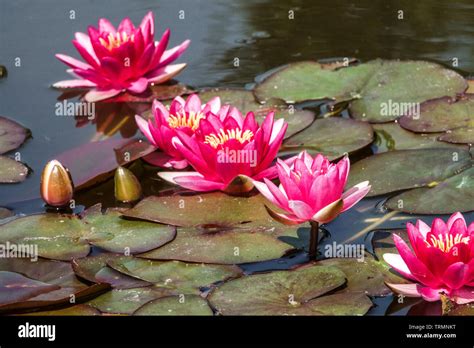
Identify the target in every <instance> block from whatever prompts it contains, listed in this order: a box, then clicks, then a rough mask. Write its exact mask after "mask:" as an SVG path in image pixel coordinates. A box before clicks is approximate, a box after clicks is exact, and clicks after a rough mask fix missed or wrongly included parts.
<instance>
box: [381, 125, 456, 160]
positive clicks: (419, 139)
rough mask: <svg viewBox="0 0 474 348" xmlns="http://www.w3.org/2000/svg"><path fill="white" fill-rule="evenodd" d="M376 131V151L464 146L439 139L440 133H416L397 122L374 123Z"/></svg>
mask: <svg viewBox="0 0 474 348" xmlns="http://www.w3.org/2000/svg"><path fill="white" fill-rule="evenodd" d="M372 127H373V128H374V131H375V141H374V147H375V152H376V153H382V152H387V151H394V150H416V149H433V148H436V149H438V148H449V149H456V148H458V149H460V148H463V146H460V145H453V144H448V143H446V142H444V141H438V137H439V134H415V133H413V132H410V131H407V130H406V129H404V128H402V127H400V125H399V124H398V123H397V122H390V123H379V124H373V125H372Z"/></svg>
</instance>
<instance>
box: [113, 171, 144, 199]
mask: <svg viewBox="0 0 474 348" xmlns="http://www.w3.org/2000/svg"><path fill="white" fill-rule="evenodd" d="M114 181H115V199H117V200H118V201H120V202H125V203H128V202H134V201H136V200H138V199H139V198H140V197H141V195H142V187H141V185H140V182H139V181H138V179H137V177H136V176H135V175H134V174H133V173H132V172H131V171H130V170H128V169H127V168H124V167H118V168H117V170H116V171H115V178H114Z"/></svg>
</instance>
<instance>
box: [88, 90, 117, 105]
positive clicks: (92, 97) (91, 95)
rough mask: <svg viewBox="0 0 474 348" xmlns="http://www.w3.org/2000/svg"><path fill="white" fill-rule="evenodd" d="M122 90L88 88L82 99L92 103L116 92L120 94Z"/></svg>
mask: <svg viewBox="0 0 474 348" xmlns="http://www.w3.org/2000/svg"><path fill="white" fill-rule="evenodd" d="M121 92H122V91H121V90H119V89H110V90H105V91H99V90H96V89H93V90H90V91H89V92H87V93H86V95H85V96H84V99H85V100H86V101H87V102H89V103H94V102H97V101H100V100H104V99H108V98H112V97H114V96H116V95H117V94H120V93H121Z"/></svg>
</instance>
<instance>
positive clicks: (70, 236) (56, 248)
mask: <svg viewBox="0 0 474 348" xmlns="http://www.w3.org/2000/svg"><path fill="white" fill-rule="evenodd" d="M86 233H87V229H86V226H85V225H84V224H83V223H82V222H81V221H80V220H79V219H78V218H77V217H75V216H67V215H60V214H52V213H48V214H38V215H30V216H25V217H21V218H18V219H15V220H13V221H11V222H8V223H6V224H4V225H1V226H0V243H6V242H7V241H9V242H10V243H16V244H25V245H37V246H38V254H39V256H41V257H45V258H48V259H55V260H65V261H68V260H71V259H73V258H79V257H84V256H86V255H87V254H89V250H90V246H89V244H88V243H87V240H85V239H83V236H84V235H85V234H86Z"/></svg>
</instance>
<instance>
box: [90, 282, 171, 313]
mask: <svg viewBox="0 0 474 348" xmlns="http://www.w3.org/2000/svg"><path fill="white" fill-rule="evenodd" d="M171 295H176V294H175V293H173V291H171V290H169V289H157V288H153V287H146V288H137V289H114V290H112V291H109V292H107V293H105V294H103V295H100V296H98V297H96V298H94V299H92V300H90V301H89V302H87V303H86V304H87V305H90V306H92V307H94V308H96V309H98V310H99V311H101V312H102V313H110V314H133V313H134V312H135V311H136V310H137V309H139V308H140V307H141V306H143V305H144V304H145V303H147V302H150V301H151V300H154V299H157V298H160V297H166V296H171Z"/></svg>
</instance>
